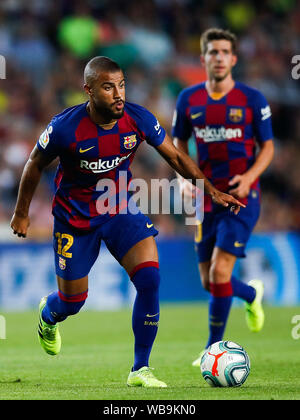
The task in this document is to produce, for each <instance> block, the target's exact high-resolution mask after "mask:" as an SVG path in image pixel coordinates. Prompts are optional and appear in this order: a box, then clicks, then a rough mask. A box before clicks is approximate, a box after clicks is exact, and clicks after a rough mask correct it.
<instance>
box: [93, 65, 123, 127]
mask: <svg viewBox="0 0 300 420" xmlns="http://www.w3.org/2000/svg"><path fill="white" fill-rule="evenodd" d="M88 93H89V95H90V100H91V101H92V102H93V105H94V108H95V109H96V111H97V112H98V113H99V114H100V115H101V116H103V117H104V118H106V119H111V120H112V119H119V118H121V117H122V116H123V114H124V103H125V79H124V74H123V72H122V71H117V72H101V73H100V74H99V77H98V79H97V81H96V83H95V84H94V85H93V86H92V87H91V88H90V89H89V92H88Z"/></svg>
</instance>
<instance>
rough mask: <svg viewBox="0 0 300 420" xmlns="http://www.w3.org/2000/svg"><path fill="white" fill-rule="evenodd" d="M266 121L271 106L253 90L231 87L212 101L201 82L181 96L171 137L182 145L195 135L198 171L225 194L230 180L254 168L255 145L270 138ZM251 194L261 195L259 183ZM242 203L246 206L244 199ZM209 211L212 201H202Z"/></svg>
mask: <svg viewBox="0 0 300 420" xmlns="http://www.w3.org/2000/svg"><path fill="white" fill-rule="evenodd" d="M270 117H271V109H270V106H269V105H268V103H267V101H266V99H265V98H264V96H263V95H262V94H261V93H260V92H259V91H258V90H256V89H253V88H251V87H249V86H246V85H245V84H243V83H240V82H235V85H234V87H233V88H232V89H231V90H230V92H228V93H227V94H226V95H225V96H223V97H221V98H220V99H218V100H216V99H213V98H212V97H211V96H210V95H209V94H208V92H207V90H206V87H205V83H200V84H198V85H194V86H191V87H189V88H186V89H184V90H183V91H182V92H181V93H180V95H179V97H178V100H177V104H176V110H175V113H174V119H173V128H172V135H173V136H174V137H178V138H179V139H180V140H182V141H188V140H189V139H190V137H191V135H192V134H193V135H194V137H195V139H196V142H197V157H198V165H199V168H200V169H201V170H202V171H203V173H204V174H205V175H206V177H207V178H208V179H209V180H210V181H211V182H212V184H213V185H214V186H215V187H216V188H217V189H219V190H220V191H222V192H228V190H229V189H230V188H232V187H230V188H229V186H228V182H229V181H230V179H231V178H232V177H233V176H234V175H237V174H243V173H244V172H246V171H247V170H248V169H249V168H250V167H251V166H252V165H253V163H254V161H255V153H256V142H264V141H266V140H269V139H272V138H273V133H272V123H271V118H270ZM251 189H252V190H256V191H257V193H258V194H259V193H260V190H259V180H258V179H257V180H256V181H255V182H254V184H253V185H252V186H251ZM241 201H242V202H244V203H245V204H247V199H244V200H241ZM212 208H213V205H212V201H211V199H210V197H208V196H207V197H205V201H204V210H205V211H212Z"/></svg>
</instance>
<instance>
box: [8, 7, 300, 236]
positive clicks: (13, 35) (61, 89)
mask: <svg viewBox="0 0 300 420" xmlns="http://www.w3.org/2000/svg"><path fill="white" fill-rule="evenodd" d="M299 22H300V5H299V1H297V0H268V1H262V0H260V1H257V0H256V1H251V2H250V1H242V0H228V1H227V0H225V1H217V0H143V1H140V0H127V1H126V0H101V1H100V0H82V1H74V0H73V1H71V0H70V1H69V0H59V1H56V2H54V1H52V0H31V1H28V0H1V3H0V54H1V55H2V56H4V57H5V59H6V79H5V80H0V232H1V237H2V239H5V240H7V239H9V237H11V234H10V231H9V221H10V218H11V216H12V213H13V209H14V205H15V201H16V195H17V190H18V185H19V180H20V176H21V173H22V170H23V167H24V164H25V162H26V160H27V158H28V156H29V153H30V151H31V150H32V148H33V146H34V144H35V143H36V141H37V139H38V138H39V135H40V134H41V133H42V131H43V130H44V129H45V127H46V125H47V124H48V123H49V121H50V120H51V118H52V116H53V115H55V114H57V113H59V112H61V111H62V110H63V109H64V108H66V107H69V106H72V105H75V104H79V103H82V102H84V101H86V100H87V98H86V96H85V94H84V91H83V89H82V87H83V78H82V74H83V68H84V65H85V63H86V62H87V61H88V60H89V59H90V58H91V57H93V56H95V55H107V56H109V57H111V58H113V59H115V60H116V61H118V63H119V64H120V65H121V67H122V68H123V69H124V72H125V75H126V79H127V91H126V92H127V100H129V101H131V102H136V103H139V104H141V105H144V106H145V107H147V108H148V109H149V110H151V111H152V112H153V113H154V114H155V115H156V116H157V118H158V119H159V121H160V123H161V125H163V126H164V127H165V128H166V130H167V131H168V132H169V134H170V133H171V121H172V115H173V111H174V107H175V102H176V98H177V95H178V93H179V92H180V90H181V89H182V88H184V87H185V86H187V85H190V84H194V83H198V82H200V81H202V80H204V78H205V74H204V70H203V69H202V68H201V67H200V63H199V37H200V34H201V32H203V31H204V30H206V29H207V28H209V27H212V26H217V27H223V28H228V29H231V30H232V31H233V32H235V33H236V34H237V36H238V40H239V44H238V49H239V61H238V65H237V66H236V68H235V70H234V77H235V78H237V79H238V80H240V81H243V82H245V83H247V84H249V85H251V86H253V87H255V88H257V89H259V90H260V91H261V92H263V93H264V95H265V96H266V97H267V99H268V101H269V103H270V105H271V108H272V112H273V129H274V137H275V145H276V155H275V158H274V161H273V163H272V165H271V167H270V168H269V169H268V170H267V171H266V173H265V174H264V175H263V177H262V178H261V183H262V189H263V196H262V203H263V205H262V213H261V217H260V221H259V223H258V225H257V228H256V229H257V230H260V231H278V230H300V165H299V162H300V105H299V99H300V95H299V93H300V86H299V81H297V80H293V78H292V76H291V71H292V64H291V59H292V57H293V56H294V55H297V53H298V54H300V25H299ZM191 153H192V154H194V153H195V147H193V144H191ZM132 169H133V175H134V176H135V177H140V178H144V179H146V180H147V181H148V182H150V180H151V178H153V177H155V178H169V179H173V178H174V173H173V172H172V171H171V170H170V169H169V167H168V166H167V164H166V163H165V162H164V161H163V160H162V159H161V158H160V156H159V155H158V154H157V152H156V151H155V150H154V149H152V148H151V147H149V146H147V145H143V146H141V147H140V150H139V151H138V153H137V156H136V159H135V162H134V164H133V167H132ZM54 172H55V164H53V165H51V166H50V167H49V168H48V169H47V171H46V172H45V174H44V176H43V178H42V181H41V184H40V186H39V187H38V191H37V194H36V196H35V198H34V200H33V203H32V207H31V213H30V214H31V233H30V236H31V237H35V238H38V239H45V238H49V237H50V235H51V228H52V217H51V216H50V213H51V200H52V195H53V176H54ZM151 218H152V220H153V221H154V222H155V223H156V225H157V226H158V228H159V229H160V232H161V234H162V235H185V234H190V233H191V228H187V227H186V226H185V225H184V224H183V222H182V217H180V216H172V215H171V216H167V215H161V216H151Z"/></svg>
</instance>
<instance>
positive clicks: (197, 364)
mask: <svg viewBox="0 0 300 420" xmlns="http://www.w3.org/2000/svg"><path fill="white" fill-rule="evenodd" d="M205 350H206V349H204V350H202V352H201V353H200V354H199V357H198V358H197V359H196V360H194V361H193V363H192V366H195V367H200V365H201V359H202V356H203V354H204V353H205Z"/></svg>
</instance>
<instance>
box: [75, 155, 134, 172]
mask: <svg viewBox="0 0 300 420" xmlns="http://www.w3.org/2000/svg"><path fill="white" fill-rule="evenodd" d="M131 154H132V152H131V153H129V154H128V155H126V156H122V157H119V156H117V157H116V158H114V159H110V160H103V159H98V160H97V161H96V162H95V161H94V162H89V161H87V160H81V161H80V168H81V169H87V170H90V171H92V172H93V173H94V174H100V173H102V172H108V171H111V170H112V169H115V168H117V167H118V166H119V165H120V164H121V163H122V162H123V161H124V160H126V159H128V158H129V156H130V155H131Z"/></svg>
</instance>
